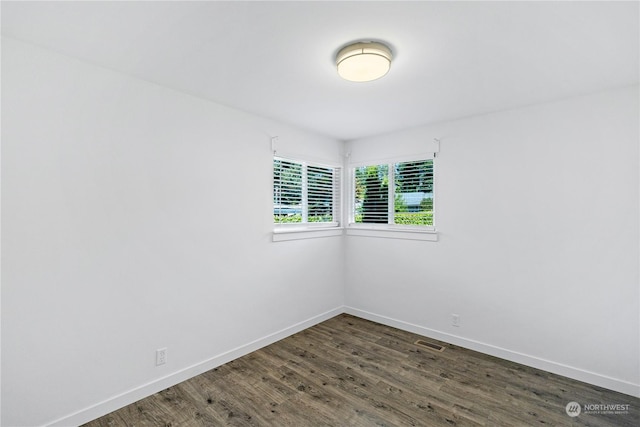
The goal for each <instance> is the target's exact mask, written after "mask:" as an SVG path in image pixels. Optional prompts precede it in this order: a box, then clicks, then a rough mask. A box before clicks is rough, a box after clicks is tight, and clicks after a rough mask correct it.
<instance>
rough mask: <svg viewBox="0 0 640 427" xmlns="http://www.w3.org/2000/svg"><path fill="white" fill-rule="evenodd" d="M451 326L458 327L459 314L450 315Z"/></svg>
mask: <svg viewBox="0 0 640 427" xmlns="http://www.w3.org/2000/svg"><path fill="white" fill-rule="evenodd" d="M451 324H452V325H453V326H460V315H459V314H452V315H451Z"/></svg>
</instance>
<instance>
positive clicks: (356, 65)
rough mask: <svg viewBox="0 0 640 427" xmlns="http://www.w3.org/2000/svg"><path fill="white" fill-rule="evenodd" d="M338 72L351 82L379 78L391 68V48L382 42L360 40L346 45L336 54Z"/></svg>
mask: <svg viewBox="0 0 640 427" xmlns="http://www.w3.org/2000/svg"><path fill="white" fill-rule="evenodd" d="M336 66H337V67H338V74H339V75H340V77H342V78H343V79H345V80H349V81H351V82H370V81H371V80H376V79H379V78H380V77H382V76H384V75H385V74H387V73H388V72H389V68H391V49H389V48H388V47H387V46H385V45H383V44H382V43H375V42H360V43H354V44H350V45H349V46H347V47H344V48H342V49H341V50H340V52H338V55H336Z"/></svg>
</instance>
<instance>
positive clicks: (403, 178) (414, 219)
mask: <svg viewBox="0 0 640 427" xmlns="http://www.w3.org/2000/svg"><path fill="white" fill-rule="evenodd" d="M353 183H354V188H352V191H353V196H354V197H353V200H352V212H351V223H355V224H390V225H408V226H419V227H420V226H423V227H428V228H430V229H433V227H434V219H433V196H434V188H433V159H425V160H416V161H409V162H397V163H384V164H373V165H364V166H358V167H355V168H353Z"/></svg>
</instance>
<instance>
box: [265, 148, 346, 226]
mask: <svg viewBox="0 0 640 427" xmlns="http://www.w3.org/2000/svg"><path fill="white" fill-rule="evenodd" d="M273 222H274V223H275V224H276V225H277V226H280V227H288V226H291V225H293V226H295V225H298V226H302V225H304V226H325V227H337V226H338V225H339V222H340V168H338V167H334V166H326V165H319V164H312V163H308V162H304V161H297V160H290V159H285V158H282V157H274V159H273Z"/></svg>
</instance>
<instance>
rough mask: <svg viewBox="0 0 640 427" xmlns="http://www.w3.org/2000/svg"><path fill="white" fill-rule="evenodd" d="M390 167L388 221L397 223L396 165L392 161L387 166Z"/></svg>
mask: <svg viewBox="0 0 640 427" xmlns="http://www.w3.org/2000/svg"><path fill="white" fill-rule="evenodd" d="M387 169H388V174H389V175H388V180H389V188H388V189H387V190H388V192H389V195H388V200H389V203H388V206H387V208H388V223H389V224H395V195H396V185H395V165H394V164H393V163H390V164H389V165H388V166H387Z"/></svg>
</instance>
